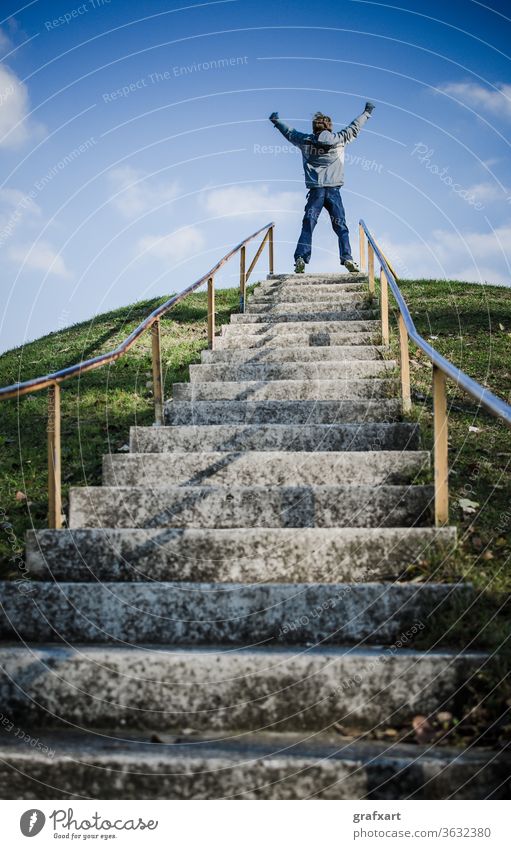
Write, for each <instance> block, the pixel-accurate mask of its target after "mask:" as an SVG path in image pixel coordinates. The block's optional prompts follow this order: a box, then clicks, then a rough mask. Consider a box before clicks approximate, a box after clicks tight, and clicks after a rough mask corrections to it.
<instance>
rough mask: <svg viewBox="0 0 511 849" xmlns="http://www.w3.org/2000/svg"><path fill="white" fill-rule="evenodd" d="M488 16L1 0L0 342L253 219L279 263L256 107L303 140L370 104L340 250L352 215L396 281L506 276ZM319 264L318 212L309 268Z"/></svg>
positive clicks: (299, 206) (384, 9)
mask: <svg viewBox="0 0 511 849" xmlns="http://www.w3.org/2000/svg"><path fill="white" fill-rule="evenodd" d="M506 7H508V4H506V3H503V2H500V3H498V4H496V3H492V4H491V5H484V4H482V3H479V2H473V0H454V2H450V3H445V2H443V3H439V2H421V0H418V2H411V0H405V1H403V0H397V3H396V5H395V6H392V5H387V4H384V3H379V2H377V3H375V2H360V0H335V2H334V0H325V2H322V3H321V4H317V3H316V4H313V3H305V2H302V0H298V2H280V3H274V2H273V3H270V2H265V0H258V2H255V0H254V1H253V0H248V2H247V0H226V2H213V3H186V2H185V0H182V2H180V0H175V2H169V0H161V2H160V0H151V2H146V3H144V4H141V3H137V2H133V0H110V2H107V0H85V2H81V3H80V2H75V0H64V1H63V2H62V0H59V1H58V2H47V0H33V2H31V3H28V4H20V5H18V4H16V3H14V2H11V0H4V2H2V4H1V18H3V20H2V22H1V24H0V32H1V36H0V51H1V54H2V56H3V59H2V61H1V63H0V161H1V164H2V167H1V174H2V181H1V187H0V248H1V250H0V262H1V264H2V269H1V286H2V310H1V313H0V350H6V349H8V348H10V347H13V346H15V345H22V344H23V343H24V342H25V341H28V340H30V339H34V338H36V337H38V336H40V335H42V334H43V333H46V332H49V331H51V330H55V329H58V328H60V327H63V326H66V325H68V324H71V323H74V322H76V321H79V320H82V319H85V318H88V317H92V316H93V315H94V314H96V313H100V312H103V311H105V310H106V309H111V308H113V307H115V306H120V305H123V304H127V303H131V302H132V301H135V300H139V299H141V298H146V297H151V296H154V295H161V294H166V293H169V292H175V291H179V290H181V289H182V288H184V287H185V286H186V285H189V284H190V283H191V282H192V281H193V280H194V279H196V278H198V277H200V276H201V275H202V274H203V273H204V272H206V271H207V269H208V268H209V267H210V266H211V265H213V264H214V262H215V261H216V260H217V259H218V258H219V257H220V256H221V255H222V254H223V253H225V252H226V251H227V249H228V248H230V247H231V246H232V245H233V244H235V243H236V242H237V241H239V240H240V239H241V238H243V237H244V236H245V235H248V234H249V233H250V232H252V231H253V230H255V229H257V228H258V227H259V226H261V225H262V224H264V223H266V222H267V221H270V220H275V221H276V223H277V230H276V270H277V271H286V270H289V269H290V268H291V266H292V255H293V250H294V245H295V242H296V238H297V235H298V230H299V225H300V221H301V217H302V212H303V201H304V195H305V191H304V185H303V176H302V169H301V162H300V156H299V154H297V153H296V152H295V151H294V150H291V149H290V148H289V146H288V145H286V143H285V140H284V139H283V138H282V137H281V136H280V134H279V133H278V131H277V130H275V129H274V128H273V127H272V126H271V125H270V123H269V122H268V120H267V116H268V115H269V114H270V113H271V112H272V111H274V110H277V111H278V112H279V113H280V116H281V117H282V118H284V119H285V120H287V121H288V122H289V123H292V124H293V125H294V126H296V127H297V128H298V129H301V130H308V129H309V127H310V119H311V116H312V114H313V112H314V111H316V110H317V109H320V110H322V111H324V112H327V113H328V114H331V115H332V117H333V119H334V123H335V125H336V126H342V125H345V124H347V123H349V122H350V121H351V120H352V119H353V118H354V117H355V116H356V115H358V114H359V113H360V112H361V111H362V110H363V107H364V104H365V101H366V100H367V99H370V100H372V101H373V102H374V103H375V104H376V109H375V112H374V114H373V117H372V118H371V120H370V122H369V123H368V124H367V125H366V127H365V128H364V130H363V132H362V133H361V135H360V136H359V138H358V139H357V140H356V141H355V142H354V143H353V144H352V145H350V146H349V147H348V148H347V149H346V159H347V164H346V181H345V186H344V189H343V199H344V204H345V207H346V211H347V216H348V223H349V225H350V228H351V230H352V241H353V247H354V249H356V245H357V235H356V225H357V222H358V219H359V218H360V217H364V218H365V220H366V221H367V223H368V224H369V226H370V227H371V229H372V230H373V232H374V233H375V235H376V237H377V239H378V240H379V241H380V242H381V243H382V245H383V246H384V249H385V252H386V253H387V255H388V256H389V258H390V259H391V261H393V263H394V265H395V266H396V270H397V272H398V273H399V274H400V275H401V276H410V277H418V276H420V277H448V278H457V279H466V280H473V281H479V282H484V281H486V282H489V283H499V284H503V285H509V284H510V283H511V272H510V266H509V259H510V258H511V173H510V166H509V163H510V149H509V148H510V142H509V136H510V133H509V130H510V127H511V74H510V62H509V56H508V51H509V44H510V43H511V23H510V20H509V19H508V17H506ZM510 14H511V13H510ZM279 146H280V149H279ZM282 148H283V149H282ZM323 219H324V220H323ZM337 267H338V258H337V253H336V243H335V239H334V237H333V234H332V232H331V230H330V225H329V222H328V220H327V218H326V215H325V214H324V215H323V217H322V219H321V220H320V222H319V224H318V227H317V230H316V234H315V243H314V253H313V258H312V262H311V266H310V268H311V270H324V271H332V270H335V269H336V268H337ZM264 270H265V271H266V269H264ZM235 278H236V263H233V264H232V265H231V266H230V268H228V269H226V271H225V272H224V273H223V274H222V277H221V279H219V281H218V283H219V284H220V285H221V284H222V283H223V284H225V285H232V284H234V282H235Z"/></svg>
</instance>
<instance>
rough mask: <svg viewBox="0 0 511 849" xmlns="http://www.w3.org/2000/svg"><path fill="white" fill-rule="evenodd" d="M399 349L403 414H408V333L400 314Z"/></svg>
mask: <svg viewBox="0 0 511 849" xmlns="http://www.w3.org/2000/svg"><path fill="white" fill-rule="evenodd" d="M399 349H400V354H401V356H400V364H401V393H402V396H403V412H404V413H409V412H410V410H411V409H412V397H411V393H410V351H409V348H408V331H407V329H406V325H405V320H404V318H403V316H402V315H401V313H399Z"/></svg>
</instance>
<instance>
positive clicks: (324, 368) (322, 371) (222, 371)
mask: <svg viewBox="0 0 511 849" xmlns="http://www.w3.org/2000/svg"><path fill="white" fill-rule="evenodd" d="M395 369H397V362H396V360H381V359H380V360H354V359H351V360H320V361H318V362H296V361H295V362H288V363H236V362H235V361H233V362H231V363H228V364H226V363H220V364H214V365H209V364H208V365H191V366H190V382H191V383H206V382H208V381H228V382H231V383H232V382H236V381H238V382H247V381H264V380H279V381H281V380H297V381H305V380H308V381H316V380H328V381H331V380H342V381H351V380H352V379H354V378H361V377H362V378H365V377H379V376H384V375H385V372H390V371H393V370H395Z"/></svg>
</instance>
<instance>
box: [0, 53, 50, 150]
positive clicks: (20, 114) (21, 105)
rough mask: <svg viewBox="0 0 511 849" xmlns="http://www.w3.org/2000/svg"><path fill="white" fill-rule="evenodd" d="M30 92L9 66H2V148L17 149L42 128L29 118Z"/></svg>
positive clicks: (0, 139) (0, 107)
mask: <svg viewBox="0 0 511 849" xmlns="http://www.w3.org/2000/svg"><path fill="white" fill-rule="evenodd" d="M29 111H30V104H29V99H28V90H27V87H26V85H25V83H23V82H22V81H21V80H20V79H19V78H18V77H17V76H16V74H15V73H14V71H11V69H10V68H8V67H7V65H2V64H0V147H5V148H16V147H19V146H20V145H22V144H23V143H24V142H25V141H27V139H28V138H30V136H32V135H34V134H35V135H40V134H41V132H42V129H43V128H42V126H41V125H40V124H35V123H34V122H33V121H31V120H30V118H29Z"/></svg>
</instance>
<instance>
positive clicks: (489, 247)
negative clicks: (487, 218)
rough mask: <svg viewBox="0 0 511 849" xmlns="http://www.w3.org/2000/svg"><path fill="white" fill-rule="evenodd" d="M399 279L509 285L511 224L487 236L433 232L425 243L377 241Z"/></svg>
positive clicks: (474, 233)
mask: <svg viewBox="0 0 511 849" xmlns="http://www.w3.org/2000/svg"><path fill="white" fill-rule="evenodd" d="M378 241H379V243H380V245H381V247H382V249H383V250H384V252H385V254H386V255H387V256H388V258H389V260H390V262H391V263H392V265H393V266H394V268H395V270H396V273H397V274H398V276H400V277H412V278H414V277H415V278H421V277H423V278H437V277H446V278H449V279H451V280H467V281H475V282H478V283H479V282H481V280H485V281H486V282H488V283H498V284H505V285H511V273H510V272H509V270H508V268H507V261H506V257H507V256H510V255H511V224H506V225H502V226H501V227H496V228H495V230H494V231H489V232H486V233H478V232H468V233H464V234H463V238H462V236H459V235H458V234H457V233H455V232H452V231H447V230H434V231H433V232H432V233H431V235H430V236H428V238H427V239H425V242H424V243H423V242H419V241H410V242H401V243H400V242H397V241H395V240H393V239H392V237H390V236H389V237H383V238H382V239H381V240H378Z"/></svg>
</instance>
